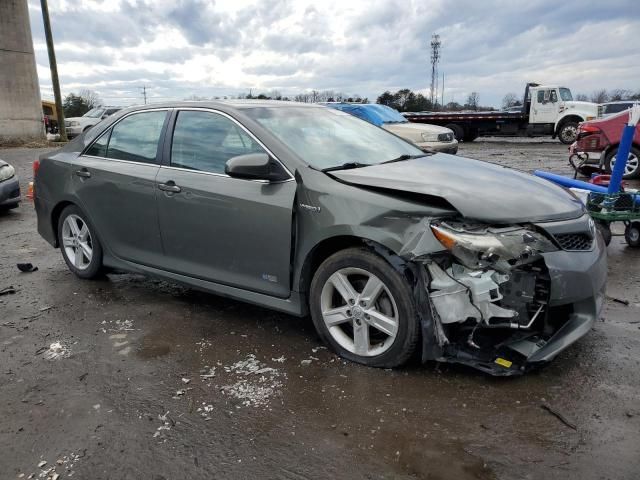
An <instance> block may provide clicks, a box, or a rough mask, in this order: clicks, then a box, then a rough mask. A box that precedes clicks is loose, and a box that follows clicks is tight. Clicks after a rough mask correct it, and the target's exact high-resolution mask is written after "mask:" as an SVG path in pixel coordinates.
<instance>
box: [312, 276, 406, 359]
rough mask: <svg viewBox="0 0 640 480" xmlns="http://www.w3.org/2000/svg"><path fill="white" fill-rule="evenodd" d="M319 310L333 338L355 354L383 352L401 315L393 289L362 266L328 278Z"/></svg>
mask: <svg viewBox="0 0 640 480" xmlns="http://www.w3.org/2000/svg"><path fill="white" fill-rule="evenodd" d="M320 309H321V311H322V318H323V320H324V323H325V325H326V327H327V329H328V330H329V334H330V335H331V337H332V338H333V339H334V340H335V341H336V342H337V343H338V344H339V345H340V346H341V347H343V348H344V349H345V350H347V351H349V352H351V353H354V354H356V355H361V356H363V357H373V356H376V355H380V354H382V353H384V352H386V351H387V350H388V349H389V348H391V345H393V343H394V340H395V338H396V336H397V334H398V327H399V314H398V308H397V305H396V301H395V299H394V298H393V296H392V295H391V292H390V291H389V289H388V288H387V286H386V285H385V284H384V283H383V282H382V280H380V279H379V278H378V277H376V276H375V275H373V274H372V273H370V272H368V271H366V270H363V269H360V268H343V269H340V270H338V271H337V272H335V273H334V274H333V275H331V276H330V277H329V278H328V279H327V281H326V282H325V284H324V286H323V288H322V293H321V296H320Z"/></svg>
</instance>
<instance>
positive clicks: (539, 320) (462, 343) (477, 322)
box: [420, 221, 557, 375]
mask: <svg viewBox="0 0 640 480" xmlns="http://www.w3.org/2000/svg"><path fill="white" fill-rule="evenodd" d="M431 229H432V231H433V233H434V235H435V236H436V238H437V239H438V240H439V241H440V242H441V243H442V244H443V245H444V246H445V247H446V248H447V250H448V252H445V253H441V254H436V255H431V256H429V257H428V258H424V259H421V261H420V263H422V266H423V268H424V269H425V270H426V272H427V273H428V279H429V283H428V287H427V293H428V296H429V300H430V303H431V307H432V317H434V324H435V325H434V330H435V331H434V334H435V336H436V339H437V341H438V343H439V344H440V346H441V347H442V352H443V356H444V357H449V360H454V361H456V362H459V363H468V364H470V365H472V366H474V367H476V368H480V369H481V370H486V371H490V373H492V374H496V373H498V374H504V375H508V374H515V373H517V370H523V369H524V363H525V359H526V357H527V356H528V355H529V354H531V353H532V352H534V351H535V350H536V349H539V348H541V347H542V346H543V345H544V344H545V340H546V339H547V338H549V336H550V334H551V333H552V331H555V330H556V328H552V327H551V326H550V325H549V324H548V314H549V302H548V300H549V292H550V278H549V274H548V271H547V268H546V266H545V263H544V259H543V257H542V253H545V252H549V251H555V250H557V247H556V246H555V245H554V244H553V242H552V241H551V240H549V239H548V238H547V237H545V236H544V235H543V234H542V233H540V232H538V231H536V230H535V229H534V228H527V227H521V226H514V227H498V228H495V227H491V226H487V225H470V224H466V223H462V222H450V221H447V222H440V223H437V224H432V225H431Z"/></svg>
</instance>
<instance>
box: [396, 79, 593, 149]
mask: <svg viewBox="0 0 640 480" xmlns="http://www.w3.org/2000/svg"><path fill="white" fill-rule="evenodd" d="M403 115H404V116H405V117H406V118H407V120H409V121H410V122H417V123H430V124H434V125H442V126H443V127H447V128H450V129H451V130H453V133H454V134H455V136H456V138H457V139H458V140H464V141H465V142H472V141H473V140H475V139H476V138H478V137H479V136H481V135H491V136H493V135H505V136H529V137H533V136H542V135H551V137H552V138H556V137H558V139H559V140H560V141H561V142H562V143H564V144H567V145H569V144H571V143H573V142H574V141H575V140H576V137H577V135H578V124H579V123H580V122H584V121H587V120H593V119H594V118H596V117H597V116H598V104H596V103H591V102H579V101H575V100H573V96H572V95H571V90H569V89H568V88H566V87H559V86H552V85H539V84H537V83H528V84H527V86H526V88H525V92H524V100H523V105H522V108H521V109H520V111H517V112H513V111H510V112H475V111H473V112H418V113H408V112H406V113H404V114H403Z"/></svg>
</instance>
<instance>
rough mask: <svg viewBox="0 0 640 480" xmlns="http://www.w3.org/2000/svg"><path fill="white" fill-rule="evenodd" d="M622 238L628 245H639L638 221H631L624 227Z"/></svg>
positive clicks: (639, 227)
mask: <svg viewBox="0 0 640 480" xmlns="http://www.w3.org/2000/svg"><path fill="white" fill-rule="evenodd" d="M624 239H625V240H626V241H627V245H629V246H630V247H633V248H638V247H640V222H631V224H630V225H628V226H627V228H625V230H624Z"/></svg>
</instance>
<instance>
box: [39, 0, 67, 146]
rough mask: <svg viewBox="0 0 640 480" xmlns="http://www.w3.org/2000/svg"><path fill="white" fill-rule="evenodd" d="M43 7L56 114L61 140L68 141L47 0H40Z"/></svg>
mask: <svg viewBox="0 0 640 480" xmlns="http://www.w3.org/2000/svg"><path fill="white" fill-rule="evenodd" d="M40 6H41V7H42V20H43V21H44V35H45V37H46V39H47V51H48V52H49V68H50V69H51V83H52V85H53V96H54V97H55V101H56V116H57V117H58V131H59V132H60V140H61V141H63V142H66V141H67V129H66V128H65V126H64V112H63V111H62V95H60V81H59V80H58V64H57V62H56V52H55V49H54V48H53V35H52V34H51V22H50V21H49V6H48V5H47V0H40Z"/></svg>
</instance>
